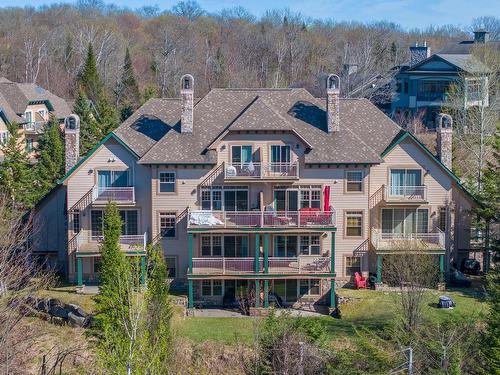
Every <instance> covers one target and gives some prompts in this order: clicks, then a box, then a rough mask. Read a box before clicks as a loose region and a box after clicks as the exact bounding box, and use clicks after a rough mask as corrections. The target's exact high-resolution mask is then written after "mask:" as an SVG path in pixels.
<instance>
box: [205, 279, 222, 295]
mask: <svg viewBox="0 0 500 375" xmlns="http://www.w3.org/2000/svg"><path fill="white" fill-rule="evenodd" d="M201 295H202V296H222V281H221V280H203V281H202V283H201Z"/></svg>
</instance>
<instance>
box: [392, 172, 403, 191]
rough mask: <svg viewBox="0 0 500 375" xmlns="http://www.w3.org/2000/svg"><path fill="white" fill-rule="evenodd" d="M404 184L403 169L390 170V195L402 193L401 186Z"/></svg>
mask: <svg viewBox="0 0 500 375" xmlns="http://www.w3.org/2000/svg"><path fill="white" fill-rule="evenodd" d="M404 184H405V170H404V169H392V170H391V195H403V193H404V191H403V186H404Z"/></svg>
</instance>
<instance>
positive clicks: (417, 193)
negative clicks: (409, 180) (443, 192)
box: [384, 185, 427, 201]
mask: <svg viewBox="0 0 500 375" xmlns="http://www.w3.org/2000/svg"><path fill="white" fill-rule="evenodd" d="M384 190H385V199H386V200H388V201H390V200H407V201H413V200H419V201H425V200H427V186H426V185H415V186H410V185H403V186H394V185H388V186H387V187H386V188H385V189H384Z"/></svg>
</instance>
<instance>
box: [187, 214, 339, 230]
mask: <svg viewBox="0 0 500 375" xmlns="http://www.w3.org/2000/svg"><path fill="white" fill-rule="evenodd" d="M335 216H336V215H335V211H319V210H318V211H306V210H302V211H204V210H188V229H192V228H213V229H220V228H222V229H224V228H321V227H334V226H335Z"/></svg>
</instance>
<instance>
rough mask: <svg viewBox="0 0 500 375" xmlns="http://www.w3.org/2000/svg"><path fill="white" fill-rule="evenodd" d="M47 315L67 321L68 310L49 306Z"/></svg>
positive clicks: (62, 307)
mask: <svg viewBox="0 0 500 375" xmlns="http://www.w3.org/2000/svg"><path fill="white" fill-rule="evenodd" d="M49 315H50V316H53V317H56V318H63V319H68V310H66V309H65V308H64V306H60V305H55V306H50V308H49Z"/></svg>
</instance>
